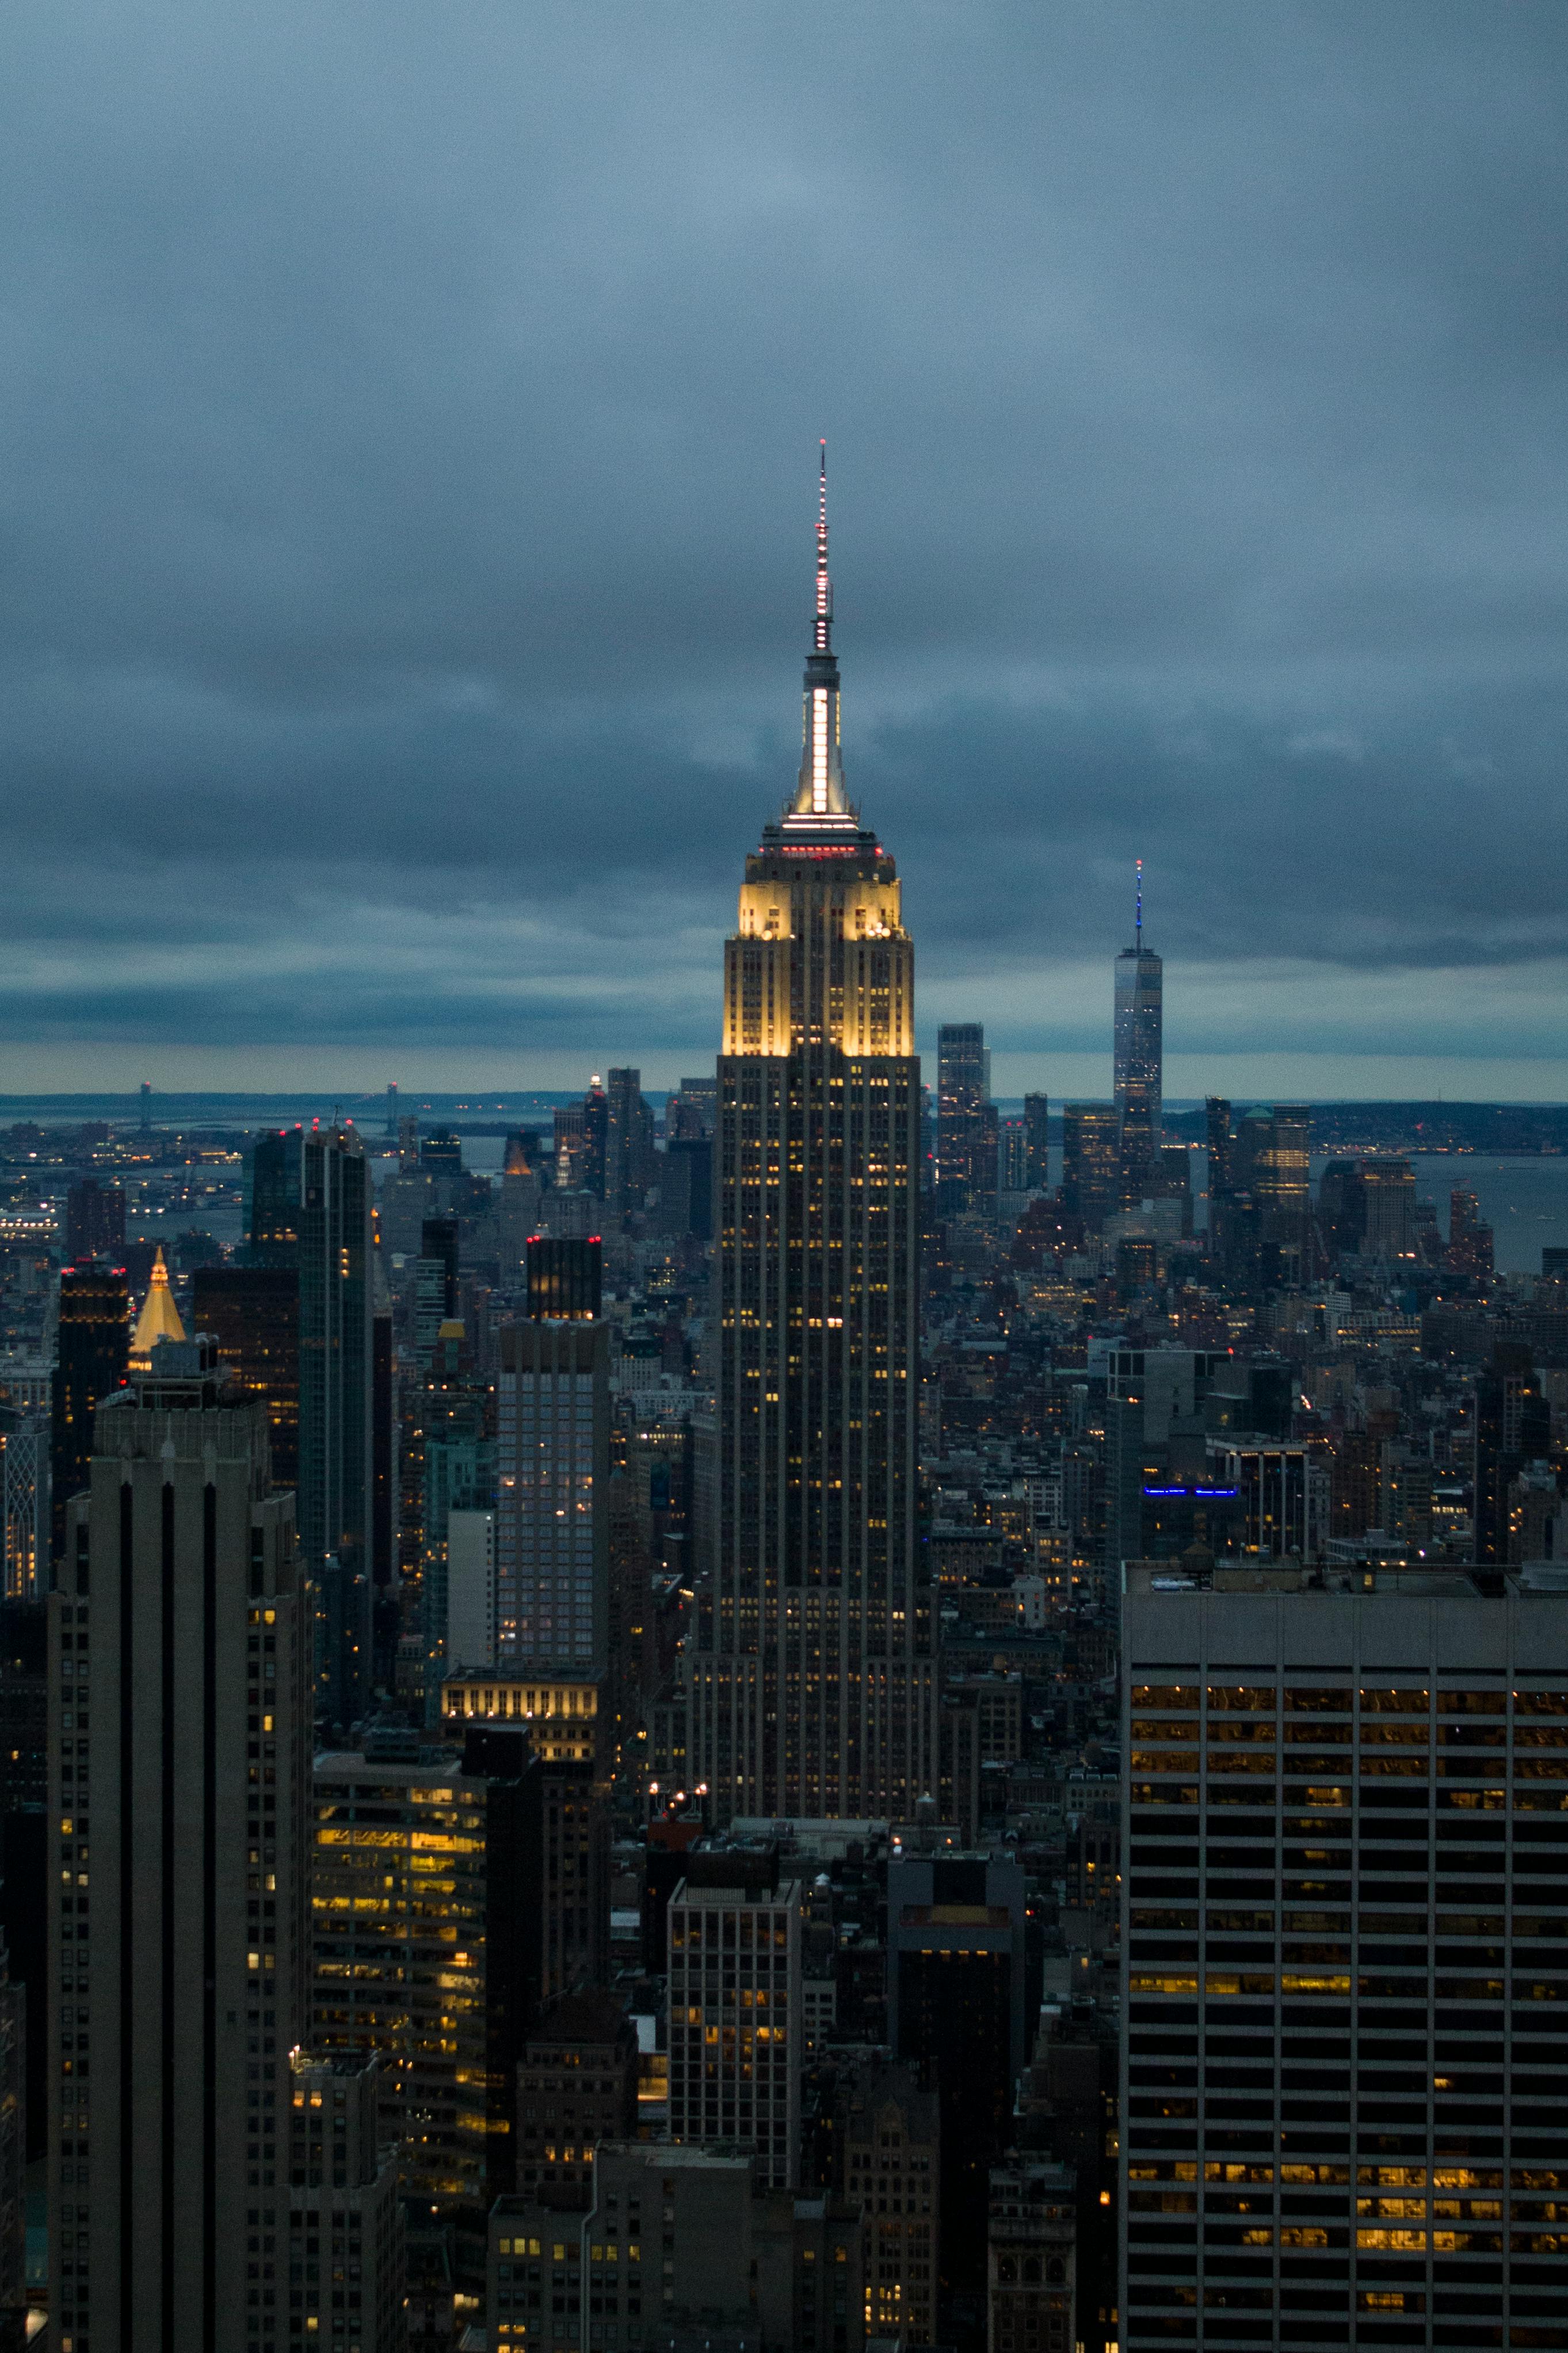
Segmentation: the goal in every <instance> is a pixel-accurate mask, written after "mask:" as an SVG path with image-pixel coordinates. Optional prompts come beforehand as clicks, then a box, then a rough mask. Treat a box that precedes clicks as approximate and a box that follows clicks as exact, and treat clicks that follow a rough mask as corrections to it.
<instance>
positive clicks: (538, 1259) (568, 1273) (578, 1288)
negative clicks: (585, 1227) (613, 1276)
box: [528, 1234, 604, 1324]
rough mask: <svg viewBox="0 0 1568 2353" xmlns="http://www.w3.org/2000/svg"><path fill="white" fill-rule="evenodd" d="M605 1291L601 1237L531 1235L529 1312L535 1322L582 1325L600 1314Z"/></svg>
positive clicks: (529, 1248)
mask: <svg viewBox="0 0 1568 2353" xmlns="http://www.w3.org/2000/svg"><path fill="white" fill-rule="evenodd" d="M603 1291H604V1244H603V1243H602V1242H601V1240H599V1237H598V1236H597V1234H590V1235H585V1236H584V1238H583V1239H582V1240H577V1239H576V1238H575V1237H574V1236H571V1235H554V1234H530V1236H529V1238H528V1312H529V1314H530V1316H531V1318H532V1320H533V1321H534V1322H535V1323H558V1322H565V1323H573V1324H575V1323H582V1322H583V1321H584V1320H585V1319H587V1318H589V1317H591V1316H595V1315H597V1314H598V1313H599V1308H600V1304H601V1301H602V1295H603Z"/></svg>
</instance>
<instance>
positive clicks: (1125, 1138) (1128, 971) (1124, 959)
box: [1114, 859, 1165, 1208]
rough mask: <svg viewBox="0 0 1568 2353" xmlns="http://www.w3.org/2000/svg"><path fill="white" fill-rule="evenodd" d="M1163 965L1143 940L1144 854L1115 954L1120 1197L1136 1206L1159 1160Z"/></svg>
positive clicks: (1148, 1186) (1146, 1190)
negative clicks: (1127, 941) (1130, 920)
mask: <svg viewBox="0 0 1568 2353" xmlns="http://www.w3.org/2000/svg"><path fill="white" fill-rule="evenodd" d="M1164 988H1165V967H1164V965H1163V962H1162V961H1161V959H1160V958H1159V957H1158V956H1157V955H1155V954H1154V951H1153V949H1152V948H1146V947H1145V946H1144V944H1143V860H1142V859H1140V860H1138V906H1137V917H1136V927H1135V930H1134V934H1133V941H1132V945H1131V947H1130V948H1123V949H1122V951H1121V955H1119V956H1118V957H1117V959H1116V1039H1115V1045H1116V1069H1115V1088H1114V1092H1115V1096H1116V1116H1117V1120H1118V1122H1119V1124H1120V1128H1121V1201H1122V1204H1123V1206H1124V1207H1128V1208H1136V1207H1137V1206H1138V1204H1139V1202H1140V1201H1142V1199H1143V1198H1144V1197H1145V1195H1146V1194H1147V1193H1148V1192H1149V1189H1150V1187H1151V1186H1152V1183H1153V1180H1154V1176H1155V1173H1156V1171H1157V1169H1158V1166H1159V1160H1160V1145H1161V1142H1162V1134H1161V1129H1162V1117H1163V1101H1162V1098H1163V1087H1164V1040H1163V1024H1164Z"/></svg>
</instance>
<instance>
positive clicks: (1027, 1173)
mask: <svg viewBox="0 0 1568 2353" xmlns="http://www.w3.org/2000/svg"><path fill="white" fill-rule="evenodd" d="M1050 1108H1051V1103H1050V1097H1049V1096H1048V1095H1026V1096H1025V1097H1024V1155H1025V1157H1024V1179H1025V1183H1026V1187H1027V1188H1028V1190H1029V1191H1030V1192H1031V1193H1043V1192H1044V1191H1045V1189H1046V1187H1047V1185H1048V1184H1049V1183H1050V1181H1051V1180H1050V1176H1049V1173H1048V1171H1049V1166H1050Z"/></svg>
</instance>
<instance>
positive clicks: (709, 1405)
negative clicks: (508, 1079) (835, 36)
mask: <svg viewBox="0 0 1568 2353" xmlns="http://www.w3.org/2000/svg"><path fill="white" fill-rule="evenodd" d="M816 549H817V553H816V588H815V602H814V606H813V609H812V615H811V638H810V649H809V651H808V654H807V657H806V668H805V695H804V718H803V753H802V758H801V764H800V769H799V775H798V778H797V780H796V783H795V787H794V790H793V792H792V793H791V795H790V797H788V799H787V801H786V803H785V805H784V808H783V811H782V813H781V814H780V815H779V816H778V817H777V818H774V819H771V820H769V821H768V822H766V823H765V824H764V825H763V829H762V833H761V836H760V839H759V840H758V842H757V845H756V847H754V848H753V849H750V850H749V851H748V852H747V853H746V855H745V859H744V868H743V878H742V882H741V886H740V901H739V913H738V918H737V922H736V925H735V929H734V931H733V934H732V935H731V938H730V939H729V941H728V944H727V946H726V948H725V952H724V967H723V972H722V975H720V974H719V973H718V972H717V971H715V973H714V974H713V995H712V1006H713V1027H714V1032H715V1035H716V1036H718V1037H719V1039H720V1045H719V1052H718V1056H717V1060H716V1063H715V1065H714V1067H713V1068H712V1069H705V1070H703V1071H700V1072H699V1073H698V1074H696V1075H693V1076H690V1077H685V1078H683V1079H682V1080H681V1082H680V1083H679V1087H678V1088H676V1089H674V1090H673V1091H670V1092H668V1093H667V1094H666V1095H665V1096H664V1097H663V1099H662V1100H661V1099H660V1098H659V1096H658V1092H645V1091H644V1089H643V1086H642V1082H641V1074H640V1072H639V1071H638V1070H637V1069H635V1068H632V1067H629V1066H621V1067H608V1065H607V1064H606V1068H605V1072H604V1075H603V1076H602V1077H600V1076H595V1075H589V1074H587V1073H585V1074H584V1075H585V1076H586V1077H587V1084H586V1086H585V1088H584V1091H583V1092H582V1093H581V1094H580V1095H579V1096H575V1097H572V1098H569V1099H568V1098H559V1099H557V1100H556V1101H554V1102H553V1103H543V1102H542V1100H539V1101H536V1103H535V1106H534V1115H533V1116H532V1117H531V1118H519V1119H517V1120H516V1121H515V1122H514V1121H510V1120H509V1119H507V1118H505V1117H502V1118H501V1119H500V1120H499V1121H498V1120H497V1118H496V1117H495V1115H494V1113H493V1112H489V1113H487V1112H486V1110H485V1108H484V1106H483V1104H482V1103H480V1104H479V1105H478V1106H477V1108H476V1109H475V1110H474V1111H471V1112H467V1113H460V1112H457V1111H452V1112H448V1113H444V1114H434V1113H429V1112H426V1111H424V1110H422V1109H421V1108H420V1107H419V1106H418V1104H417V1103H416V1104H415V1105H413V1106H412V1107H410V1106H408V1105H405V1103H404V1102H403V1101H402V1100H400V1097H399V1093H398V1090H397V1088H396V1087H395V1086H392V1087H389V1088H388V1090H387V1094H386V1098H385V1102H384V1106H383V1107H379V1108H376V1109H374V1111H372V1112H371V1113H368V1115H362V1116H361V1117H359V1118H358V1119H357V1121H355V1120H349V1119H347V1118H342V1117H340V1118H337V1119H320V1120H318V1119H310V1121H309V1122H301V1123H300V1124H287V1125H282V1126H279V1127H275V1128H268V1127H266V1126H265V1125H257V1124H254V1123H253V1124H250V1125H249V1126H248V1127H247V1126H246V1125H243V1124H235V1125H230V1126H225V1125H223V1124H221V1123H218V1124H214V1125H212V1126H209V1127H206V1128H205V1129H199V1128H195V1127H190V1126H184V1125H182V1124H175V1123H171V1122H170V1121H169V1119H168V1118H167V1117H166V1115H165V1114H164V1113H163V1111H162V1109H161V1107H160V1103H159V1101H158V1099H157V1097H156V1096H155V1095H154V1094H153V1092H152V1090H151V1089H144V1090H143V1092H142V1100H141V1101H140V1103H133V1104H128V1105H127V1106H126V1109H125V1111H124V1113H123V1115H121V1116H118V1117H113V1116H110V1117H103V1118H98V1119H92V1120H89V1121H88V1122H87V1123H86V1124H82V1123H80V1122H78V1123H77V1124H69V1123H68V1122H61V1123H59V1124H49V1123H46V1122H44V1121H39V1120H23V1121H18V1122H17V1123H16V1124H13V1125H11V1126H10V1127H9V1128H8V1129H7V1130H6V1131H5V1133H4V1134H0V1155H3V1163H4V1175H3V1183H4V1191H5V1201H4V1206H3V1208H0V1251H3V1258H0V1275H3V1283H4V1290H3V1295H0V1319H3V1327H4V1328H3V1332H0V1400H3V1403H0V1468H3V1474H4V1541H5V1599H4V1603H3V1605H0V1607H3V1623H4V1641H3V1643H0V1652H3V1656H0V1718H3V1730H4V1735H5V1737H4V1739H3V1741H0V1835H3V1854H0V1860H3V1866H4V1899H3V1902H4V1931H5V1947H6V1949H7V1954H8V1959H7V1964H6V1968H7V1973H6V1975H5V1979H4V1984H3V1987H0V2306H4V2311H5V2327H6V2329H7V2330H8V2331H9V2332H10V2334H9V2335H8V2337H6V2340H5V2341H7V2342H13V2341H14V2342H15V2343H16V2344H17V2345H22V2344H24V2343H26V2342H29V2341H30V2342H38V2341H45V2342H47V2344H49V2345H52V2346H56V2347H58V2348H59V2353H131V2348H138V2353H140V2348H153V2347H154V2346H160V2347H173V2346H175V2345H178V2346H182V2347H183V2346H196V2345H200V2346H202V2347H205V2348H232V2353H285V2349H286V2348H300V2347H316V2348H321V2353H327V2348H331V2353H394V2349H395V2353H420V2348H425V2353H457V2348H461V2353H481V2348H484V2353H503V2348H515V2349H517V2353H521V2348H549V2353H601V2348H603V2353H638V2348H643V2349H644V2353H788V2349H789V2348H802V2353H805V2348H813V2353H855V2348H868V2347H877V2348H895V2347H899V2346H904V2347H911V2348H912V2347H917V2346H949V2347H952V2348H960V2353H980V2348H985V2353H1121V2348H1127V2353H1143V2348H1152V2347H1155V2346H1163V2345H1170V2344H1182V2343H1185V2344H1190V2345H1191V2344H1196V2345H1208V2346H1218V2345H1224V2346H1226V2347H1237V2348H1254V2349H1255V2353H1263V2348H1275V2347H1279V2346H1316V2345H1321V2346H1333V2345H1360V2346H1368V2347H1371V2346H1427V2345H1431V2346H1453V2347H1480V2346H1491V2345H1510V2346H1561V2345H1563V2343H1564V2342H1568V2232H1565V2231H1563V2229H1562V2228H1561V2227H1560V2223H1561V2218H1562V2217H1563V2216H1564V2215H1565V2214H1568V2175H1565V2173H1564V2171H1563V2167H1564V2164H1565V2163H1568V2153H1565V2149H1564V2142H1563V2115H1564V2112H1565V2111H1564V2094H1565V2091H1568V2025H1561V2024H1560V2021H1561V2020H1563V2018H1564V2017H1565V2016H1568V1945H1565V1944H1564V1942H1563V1938H1564V1935H1565V1933H1568V1911H1565V1910H1564V1909H1563V1906H1564V1905H1565V1904H1568V1880H1565V1879H1564V1878H1563V1872H1564V1870H1565V1869H1568V1811H1565V1809H1568V1567H1564V1565H1563V1555H1564V1552H1565V1551H1568V1544H1565V1543H1564V1540H1563V1535H1561V1534H1560V1531H1561V1530H1562V1529H1563V1519H1562V1511H1561V1498H1562V1493H1563V1448H1564V1440H1565V1438H1568V1224H1565V1226H1564V1229H1563V1236H1562V1240H1561V1242H1560V1243H1558V1244H1552V1243H1548V1244H1547V1245H1546V1246H1544V1247H1543V1248H1542V1252H1541V1264H1540V1266H1539V1269H1538V1270H1532V1271H1528V1272H1517V1271H1510V1272H1505V1273H1500V1272H1499V1271H1498V1270H1497V1268H1496V1266H1495V1264H1494V1259H1495V1254H1496V1253H1495V1250H1494V1237H1493V1232H1492V1229H1491V1228H1490V1226H1489V1224H1488V1222H1487V1220H1486V1219H1485V1218H1484V1217H1483V1215H1482V1212H1481V1207H1480V1203H1479V1198H1478V1195H1477V1193H1476V1191H1475V1190H1474V1189H1473V1187H1471V1186H1469V1185H1468V1184H1467V1183H1466V1181H1465V1169H1466V1158H1465V1148H1464V1146H1465V1142H1466V1134H1468V1129H1469V1128H1474V1127H1475V1125H1476V1124H1477V1123H1480V1124H1481V1125H1482V1127H1483V1128H1484V1130H1485V1140H1489V1141H1491V1142H1492V1143H1493V1144H1494V1145H1496V1144H1497V1143H1498V1141H1499V1126H1498V1124H1499V1122H1500V1121H1501V1120H1502V1118H1503V1116H1504V1114H1503V1113H1483V1112H1482V1111H1480V1110H1479V1109H1478V1108H1476V1107H1467V1106H1457V1107H1456V1106H1450V1107H1448V1110H1447V1112H1446V1113H1440V1112H1439V1111H1438V1109H1437V1107H1436V1106H1424V1107H1410V1108H1409V1109H1408V1110H1407V1112H1406V1113H1404V1114H1400V1113H1397V1112H1396V1111H1395V1110H1394V1107H1390V1106H1383V1107H1381V1109H1378V1110H1376V1111H1375V1112H1374V1111H1369V1112H1368V1113H1365V1114H1363V1115H1359V1130H1360V1134H1361V1138H1362V1141H1361V1145H1360V1148H1354V1146H1353V1145H1352V1146H1351V1147H1350V1148H1347V1146H1346V1142H1345V1139H1346V1137H1347V1136H1351V1137H1353V1136H1354V1134H1356V1131H1357V1126H1358V1115H1357V1114H1355V1113H1352V1112H1351V1111H1349V1110H1347V1109H1346V1107H1343V1106H1341V1107H1339V1109H1338V1110H1337V1111H1336V1112H1335V1113H1332V1114H1331V1116H1327V1117H1325V1116H1324V1115H1323V1114H1321V1113H1315V1112H1314V1108H1313V1107H1312V1106H1310V1105H1309V1104H1307V1103H1284V1102H1277V1103H1231V1102H1227V1101H1225V1100H1222V1099H1220V1098H1217V1097H1211V1098H1210V1099H1209V1100H1208V1101H1207V1102H1206V1103H1204V1104H1203V1105H1202V1106H1201V1107H1198V1106H1194V1105H1167V1104H1166V1103H1165V1102H1164V1101H1163V962H1162V958H1161V955H1159V953H1158V952H1157V950H1156V949H1155V947H1154V946H1153V945H1152V944H1151V942H1152V938H1153V936H1154V934H1153V932H1152V929H1151V930H1150V931H1149V932H1148V933H1146V931H1145V923H1144V900H1143V877H1142V869H1141V868H1140V869H1139V870H1138V871H1137V872H1136V874H1135V875H1130V876H1129V915H1130V926H1129V934H1128V936H1127V937H1126V939H1125V941H1124V942H1122V943H1116V942H1108V943H1107V950H1106V976H1105V977H1106V997H1105V1003H1106V1021H1107V1029H1108V1033H1109V1042H1110V1045H1111V1049H1112V1063H1113V1071H1114V1085H1113V1093H1112V1096H1111V1098H1110V1100H1108V1101H1104V1102H1077V1101H1074V1102H1063V1103H1052V1102H1049V1101H1047V1097H1046V1096H1045V1095H1044V1094H1030V1095H1027V1096H1026V1097H1025V1098H1024V1100H1023V1102H1022V1103H1021V1104H1016V1103H998V1102H997V1101H996V1100H995V1099H994V1096H993V1092H992V1085H991V1074H990V1065H989V1059H988V1053H987V1049H986V1044H985V1036H984V1026H983V1025H982V1024H981V1023H978V1022H964V1023H950V1024H948V1025H946V1026H944V1027H942V1028H941V1029H940V1030H939V1033H938V1038H937V1051H936V1060H935V1068H934V1072H931V1073H922V1065H921V1059H920V1057H919V1056H918V1054H917V1053H916V1051H915V1043H914V1040H915V1021H916V997H915V978H914V956H915V943H914V942H913V941H912V940H911V937H910V934H909V932H908V931H907V930H906V929H905V927H904V923H903V919H902V908H901V902H900V877H899V872H898V868H897V864H896V862H895V858H894V855H893V852H892V850H891V849H889V847H887V846H886V845H885V844H884V841H883V839H882V838H881V836H880V834H879V832H878V831H877V830H875V829H874V828H872V826H871V825H870V824H869V822H868V819H867V818H864V817H863V816H862V814H861V812H860V810H859V808H858V806H857V805H856V803H855V802H854V800H853V799H852V798H851V797H850V790H849V785H848V782H847V776H846V772H845V765H844V763H843V760H842V757H841V732H840V725H839V713H838V699H839V672H838V666H837V655H836V653H835V650H834V646H833V592H832V586H831V581H830V576H829V571H828V560H827V507H826V459H824V461H823V472H822V480H821V486H820V503H819V509H818V519H817V541H816ZM738 847H739V845H738ZM1418 1113H1419V1115H1418ZM1523 1116H1524V1115H1523V1114H1521V1117H1523ZM1541 1120H1542V1123H1543V1125H1542V1133H1541V1134H1539V1135H1537V1136H1536V1137H1535V1138H1534V1139H1533V1144H1534V1147H1535V1148H1544V1149H1546V1150H1547V1151H1549V1152H1550V1151H1551V1150H1553V1149H1555V1148H1556V1146H1557V1139H1556V1137H1555V1131H1554V1130H1552V1123H1551V1121H1550V1119H1548V1118H1547V1117H1546V1115H1545V1114H1542V1115H1541ZM1488 1121H1490V1122H1491V1124H1490V1126H1489V1127H1488V1126H1486V1123H1487V1122H1488ZM1467 1124H1468V1126H1467ZM1450 1131H1452V1133H1450ZM1460 1131H1465V1133H1461V1132H1460ZM1548 1131H1551V1132H1550V1133H1549V1132H1548ZM1456 1144H1457V1146H1458V1148H1454V1147H1455V1146H1456ZM1443 1145H1447V1146H1448V1147H1450V1161H1449V1165H1450V1166H1451V1167H1452V1170H1453V1182H1452V1184H1451V1185H1450V1186H1449V1187H1447V1198H1440V1199H1436V1200H1433V1199H1429V1198H1424V1197H1423V1196H1422V1194H1421V1192H1420V1190H1419V1188H1418V1184H1417V1178H1416V1175H1415V1170H1414V1168H1413V1166H1412V1165H1411V1158H1412V1155H1413V1154H1414V1153H1415V1152H1416V1151H1417V1150H1418V1149H1419V1150H1423V1151H1428V1152H1429V1151H1431V1150H1432V1149H1434V1148H1435V1146H1436V1148H1442V1146H1443ZM477 1163H484V1164H486V1165H484V1166H479V1165H476V1164H477ZM150 1228H151V1229H153V1234H154V1235H162V1236H163V1239H161V1240H160V1239H152V1238H148V1229H150ZM225 1228H226V1229H227V1231H228V1234H229V1235H230V1236H231V1237H232V1238H231V1239H226V1238H225V1237H224V1230H223V1229H225ZM46 2247H47V2270H45V2269H44V2268H43V2267H42V2265H41V2264H40V2262H39V2259H38V2258H39V2252H40V2250H41V2249H44V2248H46ZM29 2264H30V2265H31V2267H30V2268H29ZM43 2331H47V2337H42V2338H41V2337H40V2332H43Z"/></svg>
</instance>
